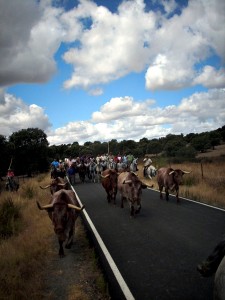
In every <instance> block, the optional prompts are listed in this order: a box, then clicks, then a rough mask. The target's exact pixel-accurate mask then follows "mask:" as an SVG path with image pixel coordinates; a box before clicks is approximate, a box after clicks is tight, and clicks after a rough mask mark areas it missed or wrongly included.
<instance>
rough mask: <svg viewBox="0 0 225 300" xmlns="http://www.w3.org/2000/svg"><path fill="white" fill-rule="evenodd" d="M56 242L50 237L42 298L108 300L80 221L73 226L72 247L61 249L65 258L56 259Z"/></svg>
mask: <svg viewBox="0 0 225 300" xmlns="http://www.w3.org/2000/svg"><path fill="white" fill-rule="evenodd" d="M58 249H59V248H58V242H57V238H56V236H55V235H53V236H52V247H51V249H49V252H50V253H49V254H50V255H49V256H50V259H49V261H48V263H47V265H46V266H45V267H46V268H47V269H48V272H47V275H45V276H46V277H45V278H44V281H45V285H46V289H45V291H44V295H43V298H44V299H51V300H59V299H60V300H89V299H90V300H93V299H95V300H110V299H111V298H110V296H109V295H108V294H107V284H106V282H105V281H104V277H103V275H102V272H101V270H100V268H99V267H98V266H97V260H96V258H95V253H94V249H93V248H92V247H91V246H90V244H89V242H88V239H87V236H86V233H85V230H84V227H83V224H82V221H81V219H80V218H79V219H78V220H77V224H76V232H75V243H74V245H73V246H72V248H71V249H65V257H63V258H59V256H58Z"/></svg>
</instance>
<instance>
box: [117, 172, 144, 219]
mask: <svg viewBox="0 0 225 300" xmlns="http://www.w3.org/2000/svg"><path fill="white" fill-rule="evenodd" d="M146 188H147V185H146V184H144V183H143V182H141V181H140V179H139V178H138V177H137V175H136V174H135V173H133V172H122V173H120V174H119V176H118V191H119V192H120V195H121V208H123V207H124V205H123V201H124V199H127V200H128V201H129V203H130V215H131V216H134V214H138V213H139V212H140V210H141V194H142V189H146ZM134 206H136V209H134Z"/></svg>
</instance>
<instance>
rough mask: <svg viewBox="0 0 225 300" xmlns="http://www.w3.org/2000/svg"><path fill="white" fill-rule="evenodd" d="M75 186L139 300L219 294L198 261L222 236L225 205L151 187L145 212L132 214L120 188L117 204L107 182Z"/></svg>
mask: <svg viewBox="0 0 225 300" xmlns="http://www.w3.org/2000/svg"><path fill="white" fill-rule="evenodd" d="M74 187H75V190H76V192H77V194H78V196H79V198H80V200H81V202H82V203H83V204H85V206H86V211H87V213H88V215H89V216H90V218H91V220H92V222H93V223H94V225H95V227H96V229H97V231H98V233H99V234H100V236H101V238H102V240H103V242H104V243H105V245H106V247H107V249H108V251H109V252H110V254H111V256H112V257H113V259H114V261H115V263H116V265H117V267H118V269H119V270H120V272H121V274H122V276H123V278H124V280H125V282H126V283H127V285H128V287H129V289H130V291H131V293H132V294H133V296H134V298H135V299H136V300H145V299H146V300H156V299H157V300H164V299H165V300H195V299H196V300H212V299H213V279H214V278H213V277H210V278H203V277H201V276H200V274H199V273H198V272H197V270H196V266H197V264H198V263H200V262H201V261H202V260H203V259H205V258H206V257H207V256H208V255H209V253H210V252H211V251H212V250H213V248H214V247H215V246H216V244H217V243H218V242H219V241H220V240H221V239H222V237H223V235H224V233H225V212H224V211H221V210H217V209H213V208H211V207H207V206H203V205H200V204H198V203H193V202H190V201H187V200H184V199H181V203H180V204H177V203H176V200H175V198H174V197H170V200H169V201H168V202H166V200H160V199H159V193H158V192H156V191H152V190H149V189H146V190H143V194H142V209H141V212H140V214H139V215H137V216H136V217H135V218H130V215H129V206H128V203H125V207H124V208H123V209H121V208H120V195H119V194H117V204H116V206H114V205H113V204H108V203H107V200H106V193H105V190H104V189H103V187H102V186H101V184H98V183H84V184H80V183H76V184H75V186H74ZM115 295H116V294H115ZM113 298H114V299H118V300H119V298H120V296H113Z"/></svg>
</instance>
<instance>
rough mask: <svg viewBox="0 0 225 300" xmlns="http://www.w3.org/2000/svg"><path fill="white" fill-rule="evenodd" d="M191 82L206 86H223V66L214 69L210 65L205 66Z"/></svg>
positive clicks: (224, 84) (224, 78) (224, 72)
mask: <svg viewBox="0 0 225 300" xmlns="http://www.w3.org/2000/svg"><path fill="white" fill-rule="evenodd" d="M193 84H194V85H195V84H202V85H203V86H205V87H207V88H222V87H224V86H225V70H224V69H223V68H221V69H219V70H216V69H215V68H214V67H212V66H205V67H204V68H203V71H202V72H201V73H200V74H199V75H198V76H197V77H196V78H195V80H194V82H193Z"/></svg>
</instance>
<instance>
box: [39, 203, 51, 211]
mask: <svg viewBox="0 0 225 300" xmlns="http://www.w3.org/2000/svg"><path fill="white" fill-rule="evenodd" d="M36 203H37V206H38V208H39V209H40V210H43V209H48V208H52V207H53V204H47V205H44V206H41V205H40V203H39V202H38V201H36Z"/></svg>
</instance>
